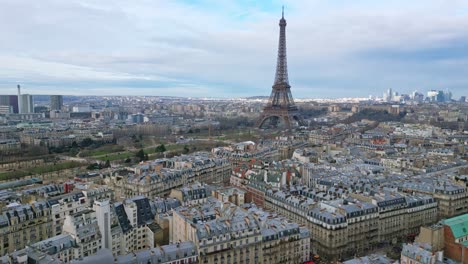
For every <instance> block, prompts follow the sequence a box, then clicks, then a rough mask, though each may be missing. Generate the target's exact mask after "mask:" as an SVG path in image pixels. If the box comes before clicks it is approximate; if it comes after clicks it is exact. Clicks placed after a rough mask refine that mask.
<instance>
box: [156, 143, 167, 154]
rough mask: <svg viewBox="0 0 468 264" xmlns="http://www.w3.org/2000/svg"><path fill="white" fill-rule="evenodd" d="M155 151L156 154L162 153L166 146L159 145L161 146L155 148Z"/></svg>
mask: <svg viewBox="0 0 468 264" xmlns="http://www.w3.org/2000/svg"><path fill="white" fill-rule="evenodd" d="M155 151H156V152H158V153H161V152H164V151H166V146H164V144H161V145H159V146H157V147H156V149H155Z"/></svg>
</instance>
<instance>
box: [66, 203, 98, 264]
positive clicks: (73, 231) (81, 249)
mask: <svg viewBox="0 0 468 264" xmlns="http://www.w3.org/2000/svg"><path fill="white" fill-rule="evenodd" d="M63 234H68V235H70V236H71V237H72V238H73V239H74V240H75V241H76V249H75V258H83V257H87V256H92V255H95V254H96V253H97V252H98V250H100V249H101V248H102V244H101V239H102V237H101V233H100V232H99V226H98V221H97V218H96V213H95V212H94V211H93V210H90V209H86V210H83V211H81V212H78V213H74V214H70V215H67V216H66V218H65V222H64V224H63Z"/></svg>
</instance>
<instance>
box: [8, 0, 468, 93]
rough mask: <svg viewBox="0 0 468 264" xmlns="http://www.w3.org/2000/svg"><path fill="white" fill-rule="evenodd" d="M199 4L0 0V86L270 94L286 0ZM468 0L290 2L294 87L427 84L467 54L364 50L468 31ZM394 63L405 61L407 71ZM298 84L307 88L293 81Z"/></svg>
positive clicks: (414, 45) (423, 44)
mask: <svg viewBox="0 0 468 264" xmlns="http://www.w3.org/2000/svg"><path fill="white" fill-rule="evenodd" d="M201 2H202V3H203V6H197V5H195V4H187V3H184V2H177V1H163V0H159V1H153V0H135V1H124V0H112V1H111V0H100V1H97V0H68V1H59V0H41V1H40V2H34V1H33V2H31V1H26V0H3V1H2V2H0V32H2V34H1V35H0V62H1V63H0V85H2V83H7V82H8V83H9V82H11V81H12V80H16V79H19V80H28V81H30V82H41V83H43V85H44V86H43V87H42V88H43V89H44V90H47V89H53V85H50V87H49V88H47V85H46V84H45V83H47V81H48V80H49V81H50V82H51V83H54V82H63V83H68V84H69V85H70V87H73V84H74V81H75V80H87V81H93V80H95V81H96V82H97V84H96V87H95V88H96V90H95V91H103V90H99V89H108V88H99V85H102V84H100V83H99V81H114V82H119V81H126V80H140V81H154V82H155V87H156V86H157V87H165V85H168V83H172V84H173V87H175V88H176V87H180V83H186V84H187V85H195V87H197V88H193V89H189V90H184V91H185V92H187V91H188V92H192V94H197V95H200V96H201V95H202V94H200V93H201V92H203V91H204V92H208V93H213V92H215V93H216V92H218V93H219V95H223V94H224V95H229V94H239V93H242V91H245V92H246V93H250V94H257V95H258V94H265V95H268V94H269V91H270V87H271V84H272V81H273V75H274V64H275V62H276V48H277V47H276V45H277V34H278V25H277V22H278V21H277V20H278V18H279V15H280V4H281V3H275V4H277V5H278V12H269V11H268V8H270V7H268V8H267V7H262V6H259V5H258V4H257V5H255V4H250V5H249V4H246V1H228V0H223V1H214V0H205V1H201ZM269 5H272V4H271V3H269ZM467 6H468V4H467V3H466V2H464V1H442V0H425V1H422V0H415V1H411V2H410V3H408V2H407V1H402V0H398V1H392V2H391V3H382V2H381V1H378V2H377V1H352V2H351V1H349V2H343V1H318V0H291V1H286V7H287V9H286V18H287V20H288V27H287V38H288V56H289V66H290V67H289V69H290V81H291V84H292V86H293V94H295V91H297V92H298V93H300V94H298V97H305V96H313V95H314V94H315V93H316V91H318V90H319V89H321V88H323V87H327V88H328V89H327V90H333V89H335V90H340V89H346V91H348V94H347V95H352V91H353V89H356V90H358V88H359V90H358V91H356V96H360V95H362V94H361V93H360V92H361V91H363V92H364V95H367V94H368V93H369V92H371V90H372V86H373V85H374V86H375V87H374V89H380V88H382V87H381V86H385V87H390V86H391V87H394V88H395V89H398V88H399V87H401V88H402V89H404V88H407V87H408V86H409V85H408V83H410V84H411V85H413V84H414V83H420V84H421V85H422V86H426V85H427V86H430V85H431V78H433V80H435V79H436V77H434V76H427V73H428V72H431V71H435V70H440V69H441V68H443V69H451V68H452V67H457V66H456V64H466V61H465V58H460V60H458V61H457V62H455V63H454V62H452V63H448V62H447V60H445V61H442V60H441V61H440V62H433V63H434V65H435V64H437V65H436V66H434V67H423V68H424V71H423V72H422V74H421V72H419V71H418V67H421V65H419V64H418V63H417V62H413V64H407V62H404V61H403V62H398V61H393V62H391V63H389V62H386V64H385V65H379V64H378V63H377V65H376V62H375V61H369V60H367V59H366V58H361V57H360V55H361V54H363V53H366V52H370V51H376V50H377V51H378V50H380V49H381V50H383V51H385V50H395V51H407V52H412V51H418V50H424V49H430V48H434V47H444V45H447V44H450V43H452V42H454V41H459V40H463V39H465V40H468V34H467V32H466V28H467V26H468V17H466V16H465V15H462V14H460V10H468V9H467ZM13 22H14V23H13ZM424 63H426V62H421V64H424ZM413 66H414V67H416V68H414V69H410V68H411V67H413ZM423 66H424V65H423ZM444 67H445V68H444ZM398 68H405V69H406V70H408V71H409V72H408V74H407V75H404V76H405V78H406V79H407V80H405V79H404V78H401V76H403V75H402V72H401V71H399V70H398ZM445 72H448V71H445ZM436 73H437V72H434V75H436ZM377 76H378V77H377ZM422 76H427V77H425V78H427V79H424V77H422ZM466 76H468V74H467V75H466ZM466 76H465V77H464V76H461V75H460V76H450V77H451V79H448V78H446V77H447V75H442V74H441V75H440V76H438V77H437V83H440V82H442V83H444V82H443V80H444V79H446V86H445V87H450V85H451V84H453V89H459V88H456V87H459V85H460V82H463V81H468V77H466ZM411 78H413V79H411ZM383 80H387V81H388V82H389V83H385V82H384V81H383ZM452 80H453V82H452ZM455 80H456V81H455ZM337 81H338V83H339V84H337ZM347 81H348V83H346V82H347ZM161 82H162V83H163V84H161ZM354 82H358V83H359V86H357V84H355V83H354ZM366 82H367V83H368V84H367V85H366V84H365V83H366ZM157 83H160V84H159V85H156V84H157ZM295 85H296V86H297V87H301V88H298V89H297V90H294V87H295ZM362 85H364V86H367V88H363V89H361V87H362ZM344 86H348V87H344ZM145 87H146V86H145ZM201 87H204V88H205V89H201ZM302 87H303V88H302ZM307 87H310V90H308V89H307ZM385 87H384V88H385ZM445 87H444V88H445ZM168 88H169V87H168ZM185 88H186V87H184V89H185ZM430 88H433V87H430ZM122 89H123V88H122ZM122 89H121V90H119V91H120V92H123V91H124V90H122ZM135 89H137V88H135ZM223 89H224V90H223ZM366 89H367V90H366ZM109 91H111V92H112V91H117V90H114V89H111V90H109ZM125 91H129V90H125ZM147 91H148V90H144V89H143V90H142V92H147ZM308 91H313V92H308ZM460 92H461V91H460ZM379 94H380V91H379Z"/></svg>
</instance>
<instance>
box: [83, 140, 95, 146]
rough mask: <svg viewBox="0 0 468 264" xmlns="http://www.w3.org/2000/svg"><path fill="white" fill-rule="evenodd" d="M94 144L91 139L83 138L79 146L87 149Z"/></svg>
mask: <svg viewBox="0 0 468 264" xmlns="http://www.w3.org/2000/svg"><path fill="white" fill-rule="evenodd" d="M93 143H94V141H93V140H92V139H91V138H85V139H83V141H81V146H83V147H89V146H91V145H92V144H93Z"/></svg>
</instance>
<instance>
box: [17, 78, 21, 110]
mask: <svg viewBox="0 0 468 264" xmlns="http://www.w3.org/2000/svg"><path fill="white" fill-rule="evenodd" d="M17 88H18V113H20V114H21V86H20V85H19V84H18V86H17Z"/></svg>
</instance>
